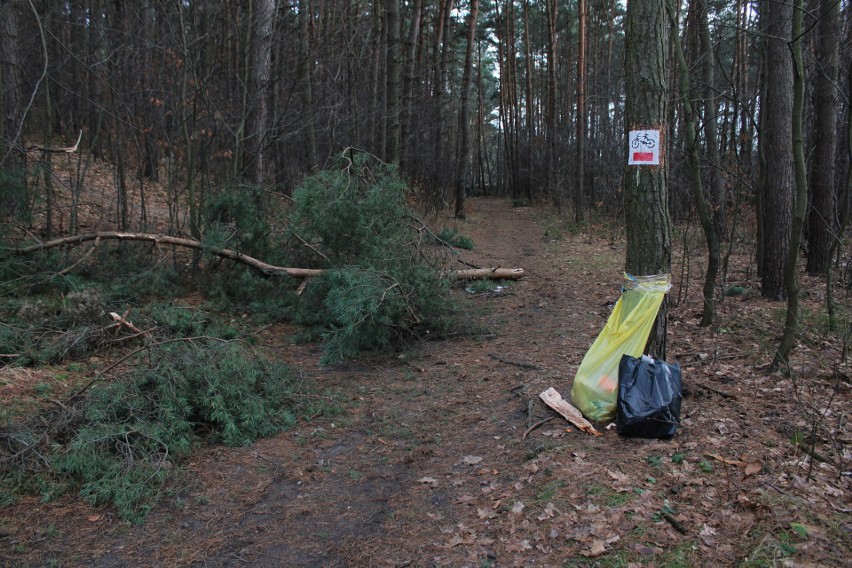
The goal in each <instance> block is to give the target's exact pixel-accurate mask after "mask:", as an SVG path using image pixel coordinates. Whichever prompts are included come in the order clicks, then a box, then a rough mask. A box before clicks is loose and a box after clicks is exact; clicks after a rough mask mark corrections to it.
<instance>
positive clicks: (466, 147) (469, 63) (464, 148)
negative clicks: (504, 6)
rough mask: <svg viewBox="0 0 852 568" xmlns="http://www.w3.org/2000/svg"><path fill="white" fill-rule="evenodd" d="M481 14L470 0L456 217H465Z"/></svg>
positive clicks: (476, 4)
mask: <svg viewBox="0 0 852 568" xmlns="http://www.w3.org/2000/svg"><path fill="white" fill-rule="evenodd" d="M478 15H479V0H470V12H469V13H468V16H467V47H466V48H465V54H464V73H463V74H462V84H461V107H460V108H459V152H458V160H459V161H458V167H457V168H456V209H455V218H456V219H464V218H465V212H464V190H465V185H466V183H465V182H466V179H467V166H468V161H469V160H470V124H468V123H469V122H470V120H469V119H468V115H469V112H468V107H469V106H470V83H471V76H472V74H473V45H474V43H475V42H476V21H477V17H478Z"/></svg>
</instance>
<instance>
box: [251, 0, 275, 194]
mask: <svg viewBox="0 0 852 568" xmlns="http://www.w3.org/2000/svg"><path fill="white" fill-rule="evenodd" d="M255 2H256V5H255V10H254V22H253V26H254V33H253V34H252V39H251V52H252V54H251V55H252V63H251V69H252V71H251V79H252V85H253V89H252V91H253V95H254V101H253V102H254V112H253V115H254V120H253V124H252V128H251V139H252V144H251V146H252V154H253V158H254V164H253V167H252V174H251V179H252V181H253V182H254V183H256V184H262V183H264V182H265V181H266V172H267V163H266V155H265V154H266V151H265V149H266V146H267V145H268V136H269V95H270V80H269V79H270V75H271V73H270V70H271V68H272V30H273V24H274V21H275V0H255Z"/></svg>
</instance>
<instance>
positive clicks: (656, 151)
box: [627, 130, 660, 166]
mask: <svg viewBox="0 0 852 568" xmlns="http://www.w3.org/2000/svg"><path fill="white" fill-rule="evenodd" d="M627 144H628V148H627V165H628V166H659V165H660V131H659V130H631V131H630V135H629V136H628V137H627Z"/></svg>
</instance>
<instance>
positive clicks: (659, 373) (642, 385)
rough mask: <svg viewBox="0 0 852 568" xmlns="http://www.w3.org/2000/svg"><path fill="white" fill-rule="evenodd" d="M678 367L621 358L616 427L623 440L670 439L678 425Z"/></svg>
mask: <svg viewBox="0 0 852 568" xmlns="http://www.w3.org/2000/svg"><path fill="white" fill-rule="evenodd" d="M681 386H682V385H681V377H680V365H678V364H676V363H675V364H669V363H666V362H665V361H658V360H655V359H652V358H651V357H648V356H643V357H641V358H636V357H631V356H630V355H624V356H622V358H621V363H619V366H618V401H617V403H616V414H615V426H616V430H617V431H618V433H619V434H620V435H622V436H631V437H635V438H671V437H672V436H674V435H675V431H676V430H677V425H678V423H679V422H680V403H681V400H682V398H683V397H682V395H681Z"/></svg>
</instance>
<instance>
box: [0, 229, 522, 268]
mask: <svg viewBox="0 0 852 568" xmlns="http://www.w3.org/2000/svg"><path fill="white" fill-rule="evenodd" d="M108 239H113V240H120V241H145V242H150V243H154V244H156V245H158V246H159V245H174V246H180V247H186V248H191V249H196V250H203V251H205V252H208V253H210V254H212V255H215V256H218V257H221V258H227V259H229V260H233V261H235V262H239V263H241V264H244V265H246V266H248V267H250V268H253V269H255V270H257V271H258V272H260V273H262V274H266V275H268V276H290V277H292V278H312V277H314V276H319V275H320V274H322V273H323V272H324V270H323V269H321V268H298V267H289V266H275V265H273V264H268V263H266V262H263V261H262V260H259V259H257V258H254V257H252V256H248V255H246V254H243V253H241V252H238V251H235V250H231V249H226V248H219V247H209V246H205V245H204V244H203V243H201V242H199V241H196V240H194V239H186V238H182V237H172V236H169V235H155V234H150V233H126V232H119V231H101V232H98V233H86V234H83V235H74V236H71V237H63V238H60V239H54V240H52V241H47V242H44V243H38V244H35V245H30V246H28V247H20V248H12V249H6V250H9V251H11V252H14V253H15V254H19V255H24V254H31V253H34V252H38V251H43V250H48V249H52V248H56V247H61V246H75V245H79V244H81V243H85V242H89V241H101V240H108ZM447 275H449V276H450V277H452V278H455V279H457V280H482V279H492V280H519V279H521V278H523V276H524V269H523V268H499V267H498V268H477V269H470V270H450V271H448V272H447Z"/></svg>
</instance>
